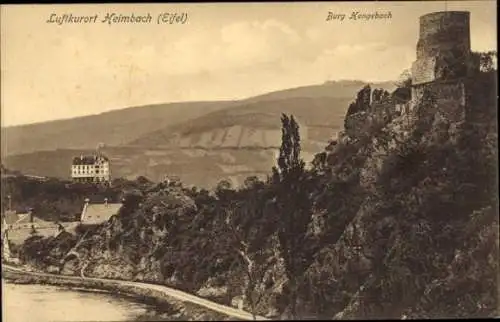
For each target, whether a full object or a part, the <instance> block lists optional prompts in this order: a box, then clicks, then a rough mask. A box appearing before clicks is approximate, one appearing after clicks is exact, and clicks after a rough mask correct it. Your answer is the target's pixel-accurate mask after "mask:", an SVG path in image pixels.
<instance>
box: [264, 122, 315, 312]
mask: <svg viewBox="0 0 500 322" xmlns="http://www.w3.org/2000/svg"><path fill="white" fill-rule="evenodd" d="M281 121H282V143H281V147H280V153H279V158H278V168H276V167H275V168H274V170H273V172H274V176H273V180H274V184H275V187H276V208H277V211H278V221H279V226H278V239H279V247H280V251H281V255H282V256H283V260H284V264H285V272H286V275H287V277H288V280H289V286H290V309H291V314H292V316H293V317H294V318H296V317H297V312H296V301H297V287H298V279H299V277H300V276H302V274H303V272H304V271H305V269H306V267H307V265H306V253H305V249H306V248H305V247H306V245H305V244H306V233H307V228H308V224H309V222H310V221H311V208H312V203H311V200H310V199H309V191H308V187H307V183H308V182H307V179H306V177H307V176H306V173H305V170H304V167H305V163H304V161H303V160H302V159H301V158H300V150H301V148H300V134H299V125H298V124H297V122H296V121H295V119H294V117H293V116H291V117H288V116H286V115H285V114H283V115H282V118H281Z"/></svg>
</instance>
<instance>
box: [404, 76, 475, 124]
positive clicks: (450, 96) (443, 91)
mask: <svg viewBox="0 0 500 322" xmlns="http://www.w3.org/2000/svg"><path fill="white" fill-rule="evenodd" d="M426 90H427V91H429V92H430V93H431V95H432V96H433V97H434V98H435V99H436V105H437V107H438V111H439V112H440V114H442V115H443V117H444V118H446V119H447V120H448V121H450V122H459V121H462V120H464V119H465V104H466V100H465V98H466V92H465V84H464V82H463V81H461V80H455V81H448V82H447V81H436V82H433V83H429V84H425V85H421V86H416V87H414V88H413V89H412V102H411V106H412V108H413V109H415V108H418V106H419V104H420V102H421V101H422V98H423V95H424V92H425V91H426Z"/></svg>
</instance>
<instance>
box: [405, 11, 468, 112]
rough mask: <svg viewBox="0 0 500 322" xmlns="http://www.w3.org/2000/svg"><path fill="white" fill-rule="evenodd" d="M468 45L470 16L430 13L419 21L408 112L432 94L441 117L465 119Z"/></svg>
mask: <svg viewBox="0 0 500 322" xmlns="http://www.w3.org/2000/svg"><path fill="white" fill-rule="evenodd" d="M471 57H472V52H471V44H470V13H469V12H467V11H443V12H433V13H429V14H426V15H423V16H421V17H420V33H419V39H418V42H417V59H416V61H415V62H414V63H413V64H412V84H411V102H410V104H409V111H412V110H414V109H415V107H416V106H418V105H419V102H420V101H421V100H422V97H423V94H424V91H425V90H428V91H430V92H432V93H433V95H434V97H435V98H436V100H437V104H438V106H439V111H440V113H441V114H443V115H445V118H446V119H448V120H450V121H458V120H462V119H463V118H464V115H465V114H464V113H465V105H466V102H465V98H466V94H465V91H466V88H465V79H466V78H467V76H469V75H471V72H472V68H473V65H472V64H471V63H470V62H471Z"/></svg>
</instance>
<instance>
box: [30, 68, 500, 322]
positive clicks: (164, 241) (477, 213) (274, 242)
mask: <svg viewBox="0 0 500 322" xmlns="http://www.w3.org/2000/svg"><path fill="white" fill-rule="evenodd" d="M495 77H496V74H494V73H481V74H479V75H476V76H475V79H473V81H471V82H470V83H469V85H468V86H469V87H468V92H467V93H468V96H467V100H466V104H465V105H464V106H463V111H462V112H463V113H461V114H460V115H462V117H458V118H457V117H449V116H448V115H449V114H447V113H443V110H442V106H441V105H440V101H439V100H438V99H437V98H436V97H435V95H434V93H433V91H426V92H425V93H423V95H422V98H421V99H420V100H419V101H418V102H416V103H415V105H414V106H413V107H414V108H413V109H412V112H411V113H410V114H404V115H401V114H400V113H398V112H396V110H395V109H394V105H393V102H391V100H390V98H389V97H385V99H382V100H380V101H365V102H364V103H363V104H365V106H364V107H363V108H356V109H350V110H351V111H350V112H349V111H348V113H347V115H346V119H345V125H346V126H345V129H344V132H343V133H341V135H340V137H339V139H338V140H337V141H335V142H332V143H331V145H330V146H329V147H328V149H326V150H325V151H324V152H323V153H320V154H318V155H316V157H315V160H314V162H313V166H312V168H311V169H308V170H300V171H299V172H300V173H298V174H297V173H295V175H293V173H294V172H293V171H292V172H290V173H292V174H291V177H290V178H288V177H287V178H288V179H287V180H289V181H283V182H287V184H283V182H281V183H280V181H279V180H278V181H276V180H275V179H273V178H274V177H268V178H267V180H265V181H262V180H259V179H257V178H249V179H248V180H246V181H245V185H244V186H243V187H242V188H240V189H238V190H234V189H231V188H230V186H229V185H228V184H227V183H221V184H219V185H218V187H217V189H216V191H215V193H209V192H208V191H206V190H198V189H195V188H191V189H188V188H184V187H182V186H180V185H175V184H166V183H160V184H151V185H150V186H148V187H145V188H144V189H143V190H142V191H141V192H140V193H139V194H136V195H131V196H129V197H127V201H126V203H125V205H124V207H123V208H122V209H121V211H120V213H119V214H118V216H116V217H113V218H112V219H111V220H110V221H109V222H108V223H106V224H103V225H101V226H97V227H93V228H91V229H92V230H90V231H89V232H88V233H83V232H81V234H80V235H79V236H77V238H76V240H78V241H77V242H75V243H76V244H74V246H73V249H74V251H75V253H77V254H78V255H73V256H71V257H66V258H65V259H64V260H62V261H61V262H58V263H60V264H61V266H60V269H61V272H62V273H64V274H80V273H83V274H85V275H87V276H96V277H113V278H122V279H131V280H143V281H150V282H155V283H162V284H167V285H170V286H175V287H178V288H181V289H183V290H186V291H189V292H193V293H194V292H198V294H203V295H204V296H207V297H211V298H213V299H215V300H217V301H220V302H224V303H227V304H232V305H235V306H238V305H241V306H243V307H245V308H246V309H248V310H251V311H255V312H257V313H259V314H261V315H267V316H270V317H281V318H287V317H289V318H290V317H291V318H329V319H331V318H335V319H340V318H342V319H359V318H428V317H434V318H437V317H492V316H496V315H498V289H497V288H495V287H493V286H494V285H496V284H497V278H498V200H497V180H496V175H497V159H498V155H497V124H496V113H497V110H496V102H495V99H496V78H495ZM285 125H286V124H285V123H283V126H284V128H285ZM284 133H285V132H284ZM285 138H286V137H285V136H284V137H283V139H285ZM286 142H288V141H286V140H284V141H283V143H282V147H281V150H280V160H279V161H278V163H279V164H280V167H283V164H285V163H284V162H285V161H283V159H282V155H283V154H285V155H286V153H288V154H290V152H289V151H290V149H291V147H290V145H289V144H288V143H286ZM294 142H298V141H294ZM295 146H296V145H295ZM286 151H288V152H286ZM293 151H295V152H296V151H299V150H293ZM295 152H293V153H295ZM293 153H292V154H293ZM299 169H300V168H299ZM273 173H274V175H276V176H279V175H282V174H280V173H281V172H276V171H274V172H273ZM274 175H273V176H274ZM287 204H291V205H294V209H300V212H301V213H300V214H294V216H299V215H300V216H299V217H291V215H292V214H290V211H289V210H290V209H291V208H287ZM294 211H295V210H293V211H292V212H294ZM291 218H299V219H301V218H302V219H303V218H306V219H307V221H306V222H305V223H306V224H307V225H306V227H305V229H303V228H304V227H298V226H297V225H299V224H300V223H301V222H303V221H300V220H295V219H291ZM299 226H300V225H299ZM287 227H288V228H287ZM290 227H291V228H290ZM286 229H295V231H296V232H297V233H296V234H289V235H287V234H286V232H287V231H286ZM289 231H293V230H289ZM284 232H285V233H284ZM296 240H300V241H301V242H300V243H299V244H298V245H297V244H295V246H294V247H295V248H290V245H291V244H293V242H294V241H296ZM37 245H38V246H37V247H41V248H43V247H47V246H46V245H45V246H44V244H43V242H39V244H37ZM33 249H36V247H34V246H33V245H31V248H29V250H30V251H29V252H28V251H24V253H23V250H21V252H22V253H23V254H24V255H23V256H24V257H23V258H24V259H25V260H27V261H30V260H31V261H35V262H37V261H39V260H37V256H36V255H33V254H34V250H33ZM290 249H293V250H294V252H289V250H290ZM287 250H288V252H287ZM30 254H31V255H30ZM54 258H55V262H57V261H59V260H60V258H57V256H55V257H54ZM291 263H295V264H294V265H292V264H291ZM45 265H49V264H45ZM293 268H295V269H293ZM298 268H300V269H298ZM291 294H295V296H291Z"/></svg>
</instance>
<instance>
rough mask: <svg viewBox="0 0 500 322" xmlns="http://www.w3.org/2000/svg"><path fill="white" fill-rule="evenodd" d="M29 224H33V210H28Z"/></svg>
mask: <svg viewBox="0 0 500 322" xmlns="http://www.w3.org/2000/svg"><path fill="white" fill-rule="evenodd" d="M28 211H29V216H30V223H31V224H33V209H31V208H30V209H29V210H28Z"/></svg>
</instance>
